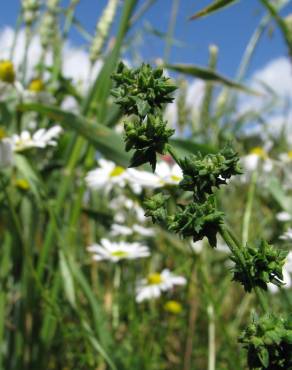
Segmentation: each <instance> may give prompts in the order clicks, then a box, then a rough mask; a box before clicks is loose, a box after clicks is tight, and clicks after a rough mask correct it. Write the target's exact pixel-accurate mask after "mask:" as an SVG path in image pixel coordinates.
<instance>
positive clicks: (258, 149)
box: [250, 146, 268, 159]
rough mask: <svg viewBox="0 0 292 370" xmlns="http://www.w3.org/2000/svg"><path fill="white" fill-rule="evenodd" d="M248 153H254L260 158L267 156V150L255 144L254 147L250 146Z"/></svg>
mask: <svg viewBox="0 0 292 370" xmlns="http://www.w3.org/2000/svg"><path fill="white" fill-rule="evenodd" d="M250 154H255V155H257V156H258V157H260V158H262V159H267V158H268V155H267V152H266V151H265V150H264V149H263V148H261V147H260V146H256V147H254V148H252V149H251V151H250Z"/></svg>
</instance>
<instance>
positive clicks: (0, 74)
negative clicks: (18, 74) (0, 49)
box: [0, 60, 15, 83]
mask: <svg viewBox="0 0 292 370" xmlns="http://www.w3.org/2000/svg"><path fill="white" fill-rule="evenodd" d="M0 80H1V81H4V82H7V83H13V82H14V80H15V72H14V66H13V64H12V62H10V61H9V60H1V61H0Z"/></svg>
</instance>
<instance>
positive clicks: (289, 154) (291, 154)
mask: <svg viewBox="0 0 292 370" xmlns="http://www.w3.org/2000/svg"><path fill="white" fill-rule="evenodd" d="M287 154H288V158H289V159H291V160H292V150H289V152H288V153H287Z"/></svg>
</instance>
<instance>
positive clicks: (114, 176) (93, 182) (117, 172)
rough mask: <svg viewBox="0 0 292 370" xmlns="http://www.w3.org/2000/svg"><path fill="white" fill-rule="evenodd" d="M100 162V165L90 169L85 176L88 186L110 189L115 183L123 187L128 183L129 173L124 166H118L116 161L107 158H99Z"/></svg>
mask: <svg viewBox="0 0 292 370" xmlns="http://www.w3.org/2000/svg"><path fill="white" fill-rule="evenodd" d="M98 164H99V167H98V168H96V169H95V170H92V171H89V172H88V174H87V176H86V177H85V181H86V183H87V185H88V187H90V188H92V189H105V190H106V191H110V190H111V189H112V188H113V186H114V185H119V186H121V187H124V186H125V185H126V180H127V178H128V174H127V171H126V169H125V168H124V167H121V166H117V165H116V164H115V163H114V162H112V161H107V160H106V159H99V160H98Z"/></svg>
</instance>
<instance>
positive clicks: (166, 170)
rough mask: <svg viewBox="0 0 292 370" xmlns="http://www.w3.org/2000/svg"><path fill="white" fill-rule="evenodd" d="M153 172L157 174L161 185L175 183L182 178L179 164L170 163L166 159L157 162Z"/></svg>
mask: <svg viewBox="0 0 292 370" xmlns="http://www.w3.org/2000/svg"><path fill="white" fill-rule="evenodd" d="M155 174H156V175H157V176H158V178H159V180H160V184H161V185H162V186H164V185H177V184H178V183H179V182H180V181H181V180H182V178H183V173H182V170H181V168H180V167H179V165H177V164H176V163H175V164H173V165H171V164H169V163H167V162H166V161H162V162H159V163H157V166H156V170H155Z"/></svg>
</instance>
